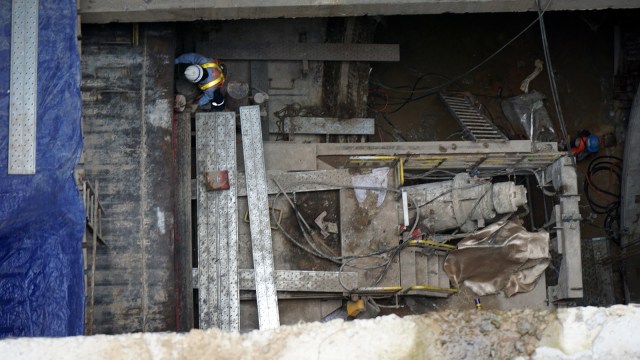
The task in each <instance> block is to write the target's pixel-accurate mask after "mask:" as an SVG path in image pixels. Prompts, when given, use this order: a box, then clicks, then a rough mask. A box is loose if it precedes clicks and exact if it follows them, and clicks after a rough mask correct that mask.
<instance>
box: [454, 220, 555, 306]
mask: <svg viewBox="0 0 640 360" xmlns="http://www.w3.org/2000/svg"><path fill="white" fill-rule="evenodd" d="M549 260H550V256H549V233H547V232H546V231H542V232H535V233H531V232H528V231H527V230H526V229H525V228H524V227H522V226H521V225H519V224H517V223H515V222H513V221H508V222H504V221H500V222H497V223H494V224H491V225H489V226H487V227H485V228H484V229H482V230H480V231H478V232H476V233H474V234H473V235H471V236H468V237H466V238H465V239H463V240H462V241H460V243H459V244H458V249H457V250H453V251H451V252H450V253H449V255H448V256H447V258H446V259H445V262H444V270H445V271H446V272H447V274H448V275H449V279H450V280H451V282H452V283H453V284H454V285H456V287H459V286H460V285H462V284H464V285H465V286H467V287H469V288H470V289H471V290H472V291H473V292H474V293H476V294H477V295H478V296H482V295H489V294H495V293H498V292H500V291H503V292H504V294H505V295H506V296H512V295H513V294H515V293H519V292H527V291H531V290H533V288H534V287H535V285H536V282H537V281H538V278H539V277H540V275H542V274H543V273H544V270H545V269H546V268H547V266H548V265H549Z"/></svg>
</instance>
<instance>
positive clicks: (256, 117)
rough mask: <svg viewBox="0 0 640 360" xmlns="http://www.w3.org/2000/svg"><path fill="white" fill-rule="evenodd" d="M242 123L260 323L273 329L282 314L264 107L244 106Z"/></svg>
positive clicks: (262, 326) (241, 108)
mask: <svg viewBox="0 0 640 360" xmlns="http://www.w3.org/2000/svg"><path fill="white" fill-rule="evenodd" d="M240 122H241V128H242V149H243V153H244V170H245V174H251V176H249V177H248V178H247V182H246V184H247V201H248V204H249V218H251V222H250V224H249V227H250V229H251V248H252V250H253V268H254V272H255V283H256V301H257V304H258V323H259V325H260V329H273V328H276V327H278V326H280V315H279V313H278V295H277V293H276V285H275V278H274V269H273V243H272V239H271V224H270V221H269V199H268V195H267V176H266V170H265V165H264V148H263V144H262V130H261V128H260V107H259V106H257V105H254V106H242V107H240Z"/></svg>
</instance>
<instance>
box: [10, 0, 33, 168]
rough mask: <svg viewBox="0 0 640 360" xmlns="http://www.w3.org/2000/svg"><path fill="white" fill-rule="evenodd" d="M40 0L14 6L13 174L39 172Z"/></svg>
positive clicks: (22, 1) (24, 0)
mask: <svg viewBox="0 0 640 360" xmlns="http://www.w3.org/2000/svg"><path fill="white" fill-rule="evenodd" d="M38 4H39V1H38V0H13V2H12V5H11V80H10V81H11V82H10V94H9V98H10V100H9V149H8V153H9V161H8V172H9V174H15V175H18V174H22V175H33V174H35V173H36V115H37V104H38V100H37V97H38Z"/></svg>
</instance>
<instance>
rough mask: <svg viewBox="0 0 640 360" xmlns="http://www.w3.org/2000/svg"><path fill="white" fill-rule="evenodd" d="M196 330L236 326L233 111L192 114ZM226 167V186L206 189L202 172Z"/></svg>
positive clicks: (235, 213)
mask: <svg viewBox="0 0 640 360" xmlns="http://www.w3.org/2000/svg"><path fill="white" fill-rule="evenodd" d="M196 134H198V135H197V136H196V154H197V167H198V172H197V174H198V179H197V188H198V269H199V271H198V278H197V280H196V279H194V282H195V281H197V283H198V284H199V286H200V291H199V300H198V304H199V312H200V328H201V329H208V328H211V327H217V328H220V329H223V330H227V331H238V330H239V319H240V294H239V289H238V215H237V212H238V210H237V190H236V182H237V165H236V126H235V114H234V113H229V112H225V113H198V114H197V115H196ZM222 170H227V171H228V174H229V189H228V190H220V191H211V192H207V190H206V188H205V180H204V179H205V172H213V173H216V172H219V171H222Z"/></svg>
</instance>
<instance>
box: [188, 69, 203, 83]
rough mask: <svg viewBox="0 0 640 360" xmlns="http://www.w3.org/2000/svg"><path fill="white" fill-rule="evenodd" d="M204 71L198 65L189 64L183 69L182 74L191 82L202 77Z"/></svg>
mask: <svg viewBox="0 0 640 360" xmlns="http://www.w3.org/2000/svg"><path fill="white" fill-rule="evenodd" d="M203 73H204V71H203V70H202V68H201V67H200V66H198V65H189V66H188V67H187V69H186V70H185V71H184V76H185V77H186V78H187V80H189V81H191V82H194V83H196V82H198V81H200V80H201V79H202V75H203Z"/></svg>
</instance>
